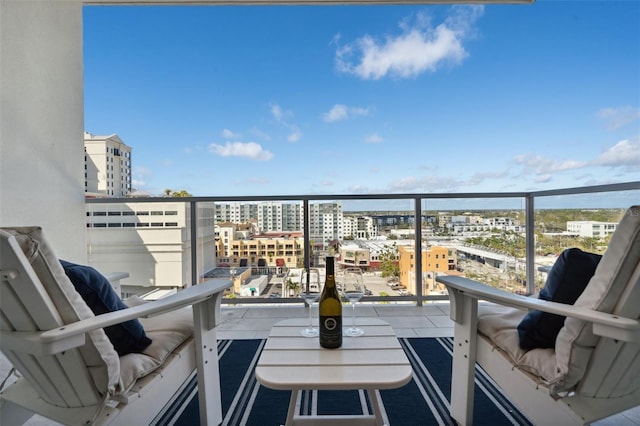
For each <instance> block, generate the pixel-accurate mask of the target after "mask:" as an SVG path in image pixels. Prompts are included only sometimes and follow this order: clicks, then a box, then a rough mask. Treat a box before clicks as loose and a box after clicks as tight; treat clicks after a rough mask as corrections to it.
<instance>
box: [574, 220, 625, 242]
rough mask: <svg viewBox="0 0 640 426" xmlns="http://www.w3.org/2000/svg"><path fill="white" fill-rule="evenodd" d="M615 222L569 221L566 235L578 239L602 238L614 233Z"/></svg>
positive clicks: (616, 225)
mask: <svg viewBox="0 0 640 426" xmlns="http://www.w3.org/2000/svg"><path fill="white" fill-rule="evenodd" d="M617 227H618V224H617V223H615V222H597V221H593V220H571V221H568V222H567V233H568V234H574V235H579V236H580V237H593V238H602V237H606V236H607V235H611V234H613V233H614V231H615V230H616V228H617Z"/></svg>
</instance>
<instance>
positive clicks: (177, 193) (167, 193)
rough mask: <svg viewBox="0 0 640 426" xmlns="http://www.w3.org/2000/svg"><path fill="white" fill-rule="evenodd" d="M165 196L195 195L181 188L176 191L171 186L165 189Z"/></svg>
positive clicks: (183, 196)
mask: <svg viewBox="0 0 640 426" xmlns="http://www.w3.org/2000/svg"><path fill="white" fill-rule="evenodd" d="M164 196H165V197H174V198H185V197H193V195H191V194H190V193H189V192H187V190H185V189H181V190H179V191H174V190H172V189H169V188H167V189H165V190H164Z"/></svg>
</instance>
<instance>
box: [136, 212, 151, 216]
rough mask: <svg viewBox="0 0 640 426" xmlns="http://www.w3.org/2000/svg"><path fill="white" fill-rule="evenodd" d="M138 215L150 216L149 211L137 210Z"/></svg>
mask: <svg viewBox="0 0 640 426" xmlns="http://www.w3.org/2000/svg"><path fill="white" fill-rule="evenodd" d="M136 216H149V212H136Z"/></svg>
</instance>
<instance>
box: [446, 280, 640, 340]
mask: <svg viewBox="0 0 640 426" xmlns="http://www.w3.org/2000/svg"><path fill="white" fill-rule="evenodd" d="M436 281H438V282H439V283H442V284H444V285H445V286H447V289H448V290H449V294H450V297H452V294H451V293H452V292H457V293H458V294H460V295H462V296H464V297H471V298H473V299H476V300H486V301H489V302H493V303H497V304H499V305H504V306H511V307H514V308H524V309H534V310H538V311H543V312H548V313H550V314H557V315H562V316H565V317H571V318H577V319H581V320H584V321H587V322H590V323H592V326H593V333H594V334H596V335H598V336H605V337H610V338H613V339H619V340H624V341H625V342H640V321H638V320H634V319H631V318H625V317H621V316H618V315H613V314H608V313H605V312H599V311H595V310H593V309H586V308H580V307H577V306H574V305H568V304H565V303H558V302H549V301H547V300H542V299H536V298H533V297H527V296H522V295H519V294H513V293H509V292H507V291H504V290H500V289H498V288H495V287H491V286H488V285H486V284H483V283H481V282H478V281H474V280H471V279H469V278H463V277H455V276H439V277H436ZM454 320H455V319H454Z"/></svg>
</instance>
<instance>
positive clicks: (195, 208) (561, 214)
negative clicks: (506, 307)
mask: <svg viewBox="0 0 640 426" xmlns="http://www.w3.org/2000/svg"><path fill="white" fill-rule="evenodd" d="M639 201H640V182H628V183H620V184H611V185H600V186H590V187H580V188H568V189H558V190H546V191H534V192H496V193H436V194H366V195H355V194H353V195H351V194H350V195H335V194H332V195H287V196H275V195H274V196H251V197H229V196H225V197H222V196H220V197H216V196H207V197H188V198H167V197H151V198H121V199H114V198H93V199H87V200H86V211H87V213H86V214H87V241H88V245H87V254H88V256H87V258H88V260H89V263H90V264H91V265H92V266H94V267H96V268H98V269H100V270H102V271H105V272H115V271H122V270H123V269H124V270H126V272H128V273H129V278H128V279H127V280H124V281H123V282H122V290H123V293H125V294H140V293H146V292H148V291H150V290H152V289H155V288H181V287H185V286H190V285H193V284H195V283H199V282H202V281H203V280H206V279H208V278H212V277H228V278H229V279H231V280H233V282H234V286H233V290H232V291H230V292H229V294H227V297H225V302H226V303H229V304H245V303H246V304H250V303H293V302H295V303H301V299H300V298H299V297H297V294H298V293H299V292H301V291H305V290H306V289H307V288H308V287H309V286H311V287H312V286H313V285H314V283H313V282H312V281H313V278H312V277H314V276H315V275H314V273H313V272H314V271H320V272H319V274H320V275H321V276H320V278H315V279H316V280H318V279H319V280H321V281H323V280H324V269H323V266H324V257H325V256H327V255H335V256H336V259H337V265H338V268H337V281H338V283H339V282H340V279H341V278H340V277H341V273H342V272H343V271H345V270H347V269H353V268H357V269H360V270H361V271H362V275H363V282H364V285H365V287H366V289H365V292H366V295H365V297H364V298H363V301H365V302H367V301H368V302H377V303H402V302H406V303H414V304H418V305H422V304H423V303H424V302H426V301H431V300H442V299H447V298H448V296H447V294H446V290H445V289H444V288H441V287H440V286H439V284H438V283H437V282H436V280H435V277H436V276H437V275H439V274H458V275H463V276H467V277H469V278H473V279H477V280H480V281H483V282H486V283H488V284H490V285H493V286H496V287H500V288H503V289H506V290H508V291H511V292H517V293H521V294H533V293H535V292H537V291H538V290H539V289H540V287H541V286H542V285H544V281H545V279H546V270H548V268H549V267H550V266H551V265H552V264H553V262H554V261H555V258H556V257H557V255H558V254H559V252H560V251H561V250H563V249H564V248H568V247H580V248H582V249H583V250H585V251H592V252H604V250H605V249H606V247H607V244H608V240H609V238H610V235H611V234H612V233H613V231H614V230H615V227H616V225H617V223H618V222H619V221H620V219H621V217H622V215H623V214H624V212H625V211H626V209H627V208H628V207H629V206H631V205H633V204H638V202H639ZM258 206H260V208H258ZM193 224H197V226H193ZM309 271H312V273H311V274H309V273H308V272H309Z"/></svg>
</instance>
